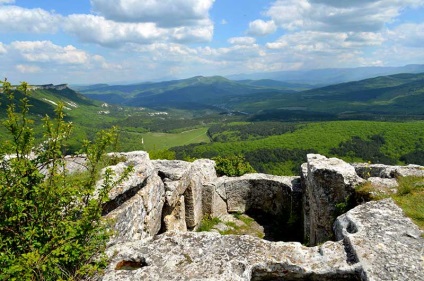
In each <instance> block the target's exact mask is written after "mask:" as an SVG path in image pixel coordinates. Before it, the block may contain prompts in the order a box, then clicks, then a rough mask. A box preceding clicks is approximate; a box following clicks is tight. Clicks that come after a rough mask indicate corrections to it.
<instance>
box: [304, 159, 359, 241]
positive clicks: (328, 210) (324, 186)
mask: <svg viewBox="0 0 424 281" xmlns="http://www.w3.org/2000/svg"><path fill="white" fill-rule="evenodd" d="M307 160H308V162H307V164H306V165H305V166H303V168H302V170H303V173H304V174H303V176H302V180H303V184H302V186H303V188H304V191H303V202H304V203H303V204H304V208H303V214H304V219H303V221H304V236H305V237H304V240H305V241H306V242H307V243H308V244H309V245H316V244H319V243H323V242H325V241H328V240H331V239H333V230H332V226H333V223H334V221H335V219H336V217H337V216H338V215H339V212H340V206H347V205H348V201H349V199H350V197H351V196H352V195H353V194H354V192H355V186H357V185H358V184H360V183H362V182H363V179H361V178H360V177H359V176H358V175H357V174H356V171H355V168H354V167H353V166H352V165H349V164H348V163H346V162H344V161H343V160H340V159H337V158H326V157H325V156H322V155H319V154H308V155H307Z"/></svg>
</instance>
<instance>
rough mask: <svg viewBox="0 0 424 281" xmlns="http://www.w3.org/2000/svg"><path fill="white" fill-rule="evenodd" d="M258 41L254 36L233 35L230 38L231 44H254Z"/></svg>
mask: <svg viewBox="0 0 424 281" xmlns="http://www.w3.org/2000/svg"><path fill="white" fill-rule="evenodd" d="M255 42H256V40H255V38H253V37H232V38H230V39H228V43H230V44H231V45H252V44H254V43H255Z"/></svg>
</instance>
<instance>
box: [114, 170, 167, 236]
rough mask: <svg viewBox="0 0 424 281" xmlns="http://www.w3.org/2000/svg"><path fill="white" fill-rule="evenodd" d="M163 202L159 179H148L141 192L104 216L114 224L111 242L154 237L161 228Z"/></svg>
mask: <svg viewBox="0 0 424 281" xmlns="http://www.w3.org/2000/svg"><path fill="white" fill-rule="evenodd" d="M164 201H165V199H164V187H163V183H162V182H161V181H160V178H159V177H158V176H152V177H149V178H148V179H147V181H146V185H145V186H143V188H142V189H141V190H139V191H138V192H137V193H136V194H135V195H134V196H132V197H131V198H128V199H127V200H126V201H125V202H124V203H122V204H121V205H119V206H118V207H117V208H115V209H114V210H112V211H111V212H109V213H108V214H107V215H106V218H110V219H112V220H113V221H114V222H115V223H114V230H115V235H114V237H113V239H112V241H122V240H138V239H142V238H146V237H151V236H153V235H156V234H157V233H158V232H159V230H160V228H161V217H162V208H163V204H164Z"/></svg>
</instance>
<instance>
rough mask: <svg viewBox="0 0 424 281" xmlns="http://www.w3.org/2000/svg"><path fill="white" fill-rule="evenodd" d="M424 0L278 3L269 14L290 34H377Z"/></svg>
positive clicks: (292, 0) (283, 0) (285, 0)
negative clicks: (311, 31) (298, 32)
mask: <svg viewBox="0 0 424 281" xmlns="http://www.w3.org/2000/svg"><path fill="white" fill-rule="evenodd" d="M420 5H424V1H423V0H405V1H401V0H386V1H378V0H360V1H336V0H309V1H308V0H277V1H275V2H274V3H273V4H272V5H271V6H270V8H269V9H268V10H267V11H266V12H265V15H266V16H268V17H270V18H271V19H272V20H273V21H274V22H275V24H276V25H277V26H279V27H281V28H283V29H286V30H291V31H294V30H321V31H331V32H349V31H355V32H377V31H380V30H382V29H383V27H384V26H385V24H387V23H389V22H391V21H393V20H394V19H395V18H396V17H397V16H398V15H399V14H400V12H401V11H402V10H403V9H405V8H407V7H413V6H420Z"/></svg>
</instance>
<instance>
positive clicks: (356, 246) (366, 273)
mask: <svg viewBox="0 0 424 281" xmlns="http://www.w3.org/2000/svg"><path fill="white" fill-rule="evenodd" d="M334 231H335V234H336V238H337V239H340V240H342V241H343V243H344V245H345V248H346V250H347V251H348V252H349V253H350V257H351V259H352V260H355V261H356V262H358V263H360V264H361V265H362V267H363V271H362V276H361V278H362V279H361V280H399V281H403V280H404V281H407V280H424V263H423V249H424V238H423V236H422V234H423V232H422V231H420V230H419V228H418V227H417V226H416V225H415V224H414V223H413V222H412V221H411V220H410V219H409V218H407V217H405V215H404V214H403V212H402V209H400V208H399V207H398V206H397V205H396V204H395V203H394V202H393V200H392V199H385V200H380V201H371V202H368V203H365V204H363V205H360V206H358V207H356V208H354V209H352V210H350V211H348V212H347V213H346V214H343V215H341V216H340V217H338V218H337V220H336V222H335V224H334Z"/></svg>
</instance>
